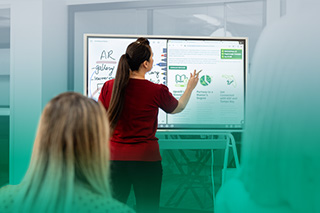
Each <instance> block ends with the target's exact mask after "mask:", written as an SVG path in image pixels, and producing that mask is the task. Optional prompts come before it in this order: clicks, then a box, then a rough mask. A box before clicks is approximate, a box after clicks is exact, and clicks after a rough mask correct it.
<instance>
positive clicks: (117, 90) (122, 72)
mask: <svg viewBox="0 0 320 213" xmlns="http://www.w3.org/2000/svg"><path fill="white" fill-rule="evenodd" d="M129 78H130V67H129V64H128V61H127V57H126V54H123V55H122V56H121V58H120V60H119V64H118V69H117V74H116V78H115V80H114V83H113V88H112V95H111V100H110V106H109V109H108V117H109V121H110V127H111V131H112V132H113V130H114V128H115V127H116V125H117V122H118V120H119V118H120V115H121V112H122V110H123V106H124V97H125V90H126V87H127V85H128V82H129Z"/></svg>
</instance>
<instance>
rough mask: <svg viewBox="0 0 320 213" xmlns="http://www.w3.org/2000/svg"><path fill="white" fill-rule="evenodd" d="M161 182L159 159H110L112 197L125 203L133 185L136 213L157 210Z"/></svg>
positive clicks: (155, 212)
mask: <svg viewBox="0 0 320 213" xmlns="http://www.w3.org/2000/svg"><path fill="white" fill-rule="evenodd" d="M161 182H162V165H161V161H155V162H148V161H111V186H112V189H113V197H114V198H115V199H117V200H119V201H120V202H122V203H127V200H128V197H129V194H130V190H131V186H133V191H134V194H135V197H136V205H137V209H136V210H137V212H138V213H141V212H143V213H158V212H159V202H160V189H161Z"/></svg>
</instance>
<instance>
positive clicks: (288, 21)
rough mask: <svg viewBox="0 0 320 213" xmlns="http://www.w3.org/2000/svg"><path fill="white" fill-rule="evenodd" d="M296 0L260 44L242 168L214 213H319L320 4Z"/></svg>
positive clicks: (252, 78)
mask: <svg viewBox="0 0 320 213" xmlns="http://www.w3.org/2000/svg"><path fill="white" fill-rule="evenodd" d="M301 3H302V7H301V8H300V10H299V11H297V13H296V14H294V15H290V14H288V15H287V16H286V17H284V18H282V20H280V21H279V22H278V23H276V24H275V25H273V26H271V27H269V28H267V29H266V30H265V31H264V32H263V34H262V36H261V38H260V40H259V42H258V46H257V48H256V51H255V55H254V58H253V61H252V67H251V71H250V72H251V74H250V85H249V86H250V87H249V88H248V93H249V94H248V104H247V107H248V108H247V128H246V132H245V135H244V141H243V152H242V162H241V171H240V173H239V175H238V176H237V177H236V178H234V179H232V180H229V181H227V182H226V184H225V185H224V186H222V188H221V190H220V191H219V193H218V195H217V202H216V208H215V213H228V212H237V213H242V212H245V213H251V212H252V213H256V212H259V213H261V212H265V213H268V212H270V213H276V212H281V213H283V212H290V213H298V212H308V213H318V212H320V154H319V150H320V140H319V129H320V125H319V119H320V95H319V91H320V84H319V76H320V69H319V62H320V54H319V49H320V42H319V34H320V28H319V24H318V20H319V18H320V16H319V9H320V2H317V1H310V0H308V1H303V2H302V1H301ZM298 30H299V31H298Z"/></svg>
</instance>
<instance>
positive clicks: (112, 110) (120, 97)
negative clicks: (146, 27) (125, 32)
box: [108, 38, 151, 132]
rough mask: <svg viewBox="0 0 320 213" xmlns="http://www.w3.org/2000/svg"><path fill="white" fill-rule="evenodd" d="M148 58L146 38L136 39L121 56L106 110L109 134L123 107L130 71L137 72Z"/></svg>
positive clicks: (149, 52)
mask: <svg viewBox="0 0 320 213" xmlns="http://www.w3.org/2000/svg"><path fill="white" fill-rule="evenodd" d="M150 56H151V48H150V46H149V41H148V39H146V38H138V39H137V41H135V42H133V43H131V44H130V45H129V46H128V48H127V50H126V53H125V54H123V55H122V56H121V58H120V60H119V64H118V69H117V74H116V78H115V80H114V83H113V88H112V94H111V100H110V105H109V109H108V117H109V121H110V127H111V132H113V131H114V129H115V127H116V125H117V122H118V120H119V119H120V116H121V113H122V110H123V107H124V100H125V90H126V88H127V85H128V82H129V79H130V70H131V71H133V72H135V71H137V70H138V69H139V67H140V65H141V64H142V63H143V62H144V61H149V59H150Z"/></svg>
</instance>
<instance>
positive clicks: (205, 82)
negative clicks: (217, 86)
mask: <svg viewBox="0 0 320 213" xmlns="http://www.w3.org/2000/svg"><path fill="white" fill-rule="evenodd" d="M210 83H211V77H210V76H208V75H203V76H201V78H200V84H201V85H203V86H208V85H209V84H210Z"/></svg>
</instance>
